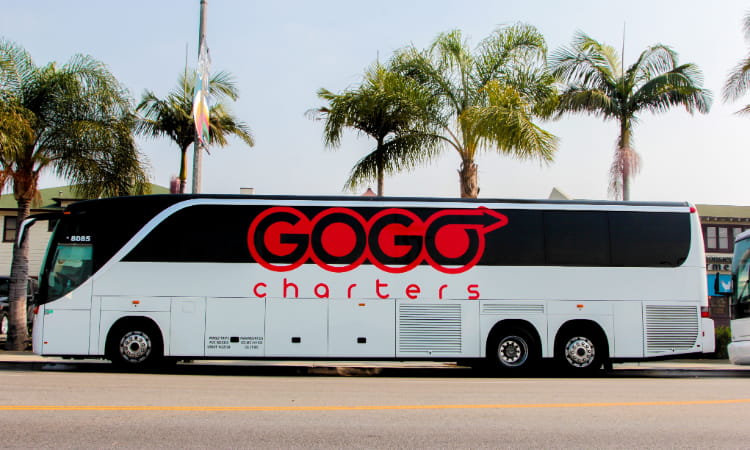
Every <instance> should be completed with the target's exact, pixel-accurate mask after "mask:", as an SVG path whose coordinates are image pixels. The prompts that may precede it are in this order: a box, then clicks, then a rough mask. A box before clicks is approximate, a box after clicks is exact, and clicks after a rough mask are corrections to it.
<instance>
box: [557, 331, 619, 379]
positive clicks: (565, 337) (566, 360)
mask: <svg viewBox="0 0 750 450" xmlns="http://www.w3.org/2000/svg"><path fill="white" fill-rule="evenodd" d="M607 354H608V352H607V345H606V344H605V340H604V338H603V337H602V336H601V335H600V333H597V332H595V331H593V330H590V329H589V330H581V331H572V330H571V331H569V332H567V333H564V334H562V335H561V336H559V337H558V339H557V348H556V350H555V359H556V360H557V363H558V366H559V367H560V368H561V369H562V370H563V371H565V372H568V373H571V374H581V375H591V374H594V373H595V372H597V371H598V370H599V369H601V368H602V366H603V364H604V361H605V360H606V359H607Z"/></svg>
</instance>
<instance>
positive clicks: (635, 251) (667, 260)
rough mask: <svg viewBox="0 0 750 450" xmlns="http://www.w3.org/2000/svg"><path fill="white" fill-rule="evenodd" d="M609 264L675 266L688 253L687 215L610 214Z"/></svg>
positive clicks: (688, 221) (685, 257) (683, 259)
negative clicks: (610, 240)
mask: <svg viewBox="0 0 750 450" xmlns="http://www.w3.org/2000/svg"><path fill="white" fill-rule="evenodd" d="M609 225H610V233H611V235H612V265H613V266H626V267H632V266H639V267H676V266H679V265H680V264H682V263H683V262H685V259H687V256H688V253H689V252H690V216H689V215H688V214H680V213H641V212H610V213H609Z"/></svg>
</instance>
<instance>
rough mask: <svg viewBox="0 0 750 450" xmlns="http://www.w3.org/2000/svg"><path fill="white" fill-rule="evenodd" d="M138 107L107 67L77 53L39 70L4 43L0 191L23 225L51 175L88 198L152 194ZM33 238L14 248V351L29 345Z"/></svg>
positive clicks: (0, 42)
mask: <svg viewBox="0 0 750 450" xmlns="http://www.w3.org/2000/svg"><path fill="white" fill-rule="evenodd" d="M134 126H135V120H134V115H133V113H132V104H131V101H130V99H129V97H128V96H127V92H126V91H125V90H124V89H123V88H122V86H121V85H120V84H119V82H118V81H117V80H116V79H115V77H114V76H113V75H112V74H111V73H110V72H109V70H108V69H107V67H106V66H105V65H104V64H102V63H101V62H99V61H97V60H95V59H93V58H91V57H90V56H83V55H77V56H74V57H73V58H72V59H71V60H70V61H69V62H68V63H66V64H65V65H62V66H58V65H57V64H55V63H50V64H47V65H45V66H36V65H35V64H34V62H33V60H32V59H31V56H30V55H29V54H28V53H27V52H26V51H25V50H24V49H23V48H22V47H20V46H18V45H17V44H15V43H12V42H10V41H7V40H4V39H0V189H3V188H5V187H6V186H8V185H10V187H11V189H12V191H13V195H14V197H15V199H16V201H17V202H18V217H17V223H18V224H19V225H20V224H22V223H23V221H24V220H25V219H26V218H27V217H28V215H29V212H30V208H31V204H32V202H33V201H34V200H35V199H36V198H37V197H38V181H39V177H40V176H41V175H42V174H43V173H44V172H46V171H51V172H52V173H54V174H55V175H57V176H60V177H62V178H66V179H68V180H70V181H71V182H72V183H73V184H74V185H76V190H77V194H78V195H79V196H81V197H84V198H90V197H98V196H111V195H122V194H126V193H128V194H133V193H144V192H145V191H146V190H147V189H148V186H147V181H148V180H147V176H146V173H145V172H144V169H143V167H142V165H141V163H140V159H139V153H138V151H137V149H136V146H135V142H134V140H133V135H132V131H133V129H134ZM27 278H28V240H23V241H21V242H18V243H17V245H16V246H14V248H13V261H12V265H11V285H10V316H11V317H10V332H9V335H8V342H7V348H8V349H13V350H22V349H23V348H24V347H25V345H26V344H27V342H28V331H27V328H26V283H27Z"/></svg>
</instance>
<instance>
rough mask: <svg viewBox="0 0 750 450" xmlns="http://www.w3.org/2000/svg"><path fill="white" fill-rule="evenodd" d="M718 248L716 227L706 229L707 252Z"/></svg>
mask: <svg viewBox="0 0 750 450" xmlns="http://www.w3.org/2000/svg"><path fill="white" fill-rule="evenodd" d="M715 248H716V227H706V250H709V249H715Z"/></svg>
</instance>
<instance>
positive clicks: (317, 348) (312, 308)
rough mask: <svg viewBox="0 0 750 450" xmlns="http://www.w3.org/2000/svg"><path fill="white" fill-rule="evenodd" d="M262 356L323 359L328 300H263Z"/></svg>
mask: <svg viewBox="0 0 750 450" xmlns="http://www.w3.org/2000/svg"><path fill="white" fill-rule="evenodd" d="M266 341H267V342H266V356H268V357H272V356H280V357H283V356H287V357H303V358H304V357H306V358H310V357H325V356H326V355H327V353H328V300H327V299H319V298H315V299H313V298H300V299H279V298H269V299H268V300H266Z"/></svg>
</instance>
